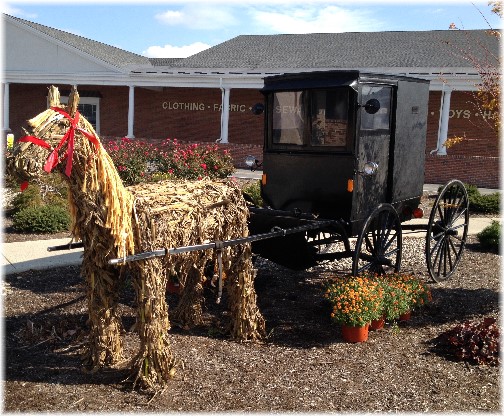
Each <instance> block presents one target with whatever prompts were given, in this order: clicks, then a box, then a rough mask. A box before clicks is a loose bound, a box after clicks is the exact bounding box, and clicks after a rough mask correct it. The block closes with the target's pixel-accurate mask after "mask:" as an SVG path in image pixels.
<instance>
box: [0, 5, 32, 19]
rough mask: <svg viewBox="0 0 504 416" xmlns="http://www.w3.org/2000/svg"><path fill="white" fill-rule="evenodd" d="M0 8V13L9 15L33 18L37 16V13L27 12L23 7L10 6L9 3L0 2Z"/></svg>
mask: <svg viewBox="0 0 504 416" xmlns="http://www.w3.org/2000/svg"><path fill="white" fill-rule="evenodd" d="M0 10H1V11H2V13H5V14H8V15H11V16H16V17H20V18H22V19H35V18H37V15H36V14H35V13H28V12H26V11H24V10H23V9H19V8H17V7H12V6H11V5H9V4H7V3H5V2H2V4H1V6H0Z"/></svg>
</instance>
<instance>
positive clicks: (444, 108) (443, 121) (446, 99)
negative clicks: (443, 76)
mask: <svg viewBox="0 0 504 416" xmlns="http://www.w3.org/2000/svg"><path fill="white" fill-rule="evenodd" d="M450 100H451V89H447V90H444V91H443V95H442V97H441V103H442V104H441V118H440V120H439V132H438V146H437V154H438V155H446V146H445V143H446V139H447V138H448V121H449V120H450Z"/></svg>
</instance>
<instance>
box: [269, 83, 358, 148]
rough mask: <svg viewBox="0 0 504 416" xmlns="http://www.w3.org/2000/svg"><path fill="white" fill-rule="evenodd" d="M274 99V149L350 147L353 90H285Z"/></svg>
mask: <svg viewBox="0 0 504 416" xmlns="http://www.w3.org/2000/svg"><path fill="white" fill-rule="evenodd" d="M271 99H272V103H271V104H272V105H271V112H270V117H271V125H272V129H271V142H270V143H271V144H272V146H273V147H274V148H284V147H286V148H293V147H294V148H295V147H296V146H303V147H304V148H314V150H315V149H316V148H319V147H324V148H327V147H331V148H334V150H347V149H348V148H349V145H350V143H349V142H350V140H349V131H350V129H349V127H350V126H349V124H350V123H349V113H348V108H349V101H350V88H332V89H324V90H322V89H314V90H303V91H282V92H275V93H274V94H272V98H271Z"/></svg>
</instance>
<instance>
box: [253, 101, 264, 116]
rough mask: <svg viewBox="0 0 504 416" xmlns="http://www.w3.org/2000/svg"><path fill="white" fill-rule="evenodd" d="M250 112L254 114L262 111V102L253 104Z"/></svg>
mask: <svg viewBox="0 0 504 416" xmlns="http://www.w3.org/2000/svg"><path fill="white" fill-rule="evenodd" d="M252 113H253V114H255V115H256V116H258V115H260V114H262V113H264V104H263V103H257V104H254V106H253V107H252Z"/></svg>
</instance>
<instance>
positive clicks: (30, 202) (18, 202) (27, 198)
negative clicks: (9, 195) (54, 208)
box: [10, 184, 42, 215]
mask: <svg viewBox="0 0 504 416" xmlns="http://www.w3.org/2000/svg"><path fill="white" fill-rule="evenodd" d="M40 206H42V195H41V194H40V187H39V186H38V185H35V184H30V185H28V188H26V189H25V190H24V191H23V192H20V193H18V194H17V195H16V196H15V197H14V198H13V199H12V210H11V212H10V213H11V215H15V214H16V213H18V212H20V211H22V210H24V209H27V208H32V207H40Z"/></svg>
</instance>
